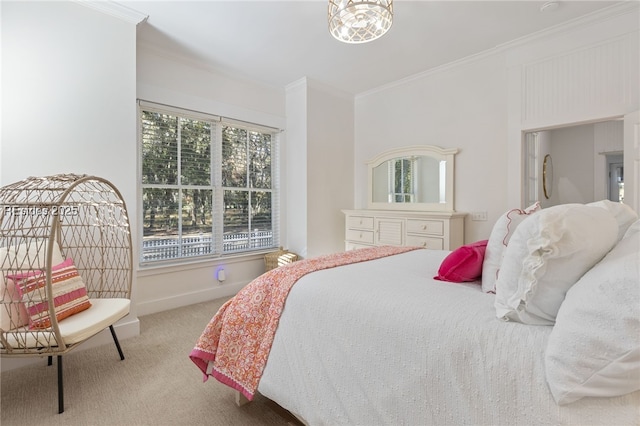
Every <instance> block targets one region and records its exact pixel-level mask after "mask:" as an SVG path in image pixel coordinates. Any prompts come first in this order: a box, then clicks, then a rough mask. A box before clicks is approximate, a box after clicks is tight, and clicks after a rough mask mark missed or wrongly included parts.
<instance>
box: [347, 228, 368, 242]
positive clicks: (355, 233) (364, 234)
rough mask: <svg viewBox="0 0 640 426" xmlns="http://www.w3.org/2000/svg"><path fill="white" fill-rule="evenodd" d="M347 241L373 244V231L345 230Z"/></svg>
mask: <svg viewBox="0 0 640 426" xmlns="http://www.w3.org/2000/svg"><path fill="white" fill-rule="evenodd" d="M347 240H349V241H353V242H358V243H368V244H373V231H359V230H357V229H347Z"/></svg>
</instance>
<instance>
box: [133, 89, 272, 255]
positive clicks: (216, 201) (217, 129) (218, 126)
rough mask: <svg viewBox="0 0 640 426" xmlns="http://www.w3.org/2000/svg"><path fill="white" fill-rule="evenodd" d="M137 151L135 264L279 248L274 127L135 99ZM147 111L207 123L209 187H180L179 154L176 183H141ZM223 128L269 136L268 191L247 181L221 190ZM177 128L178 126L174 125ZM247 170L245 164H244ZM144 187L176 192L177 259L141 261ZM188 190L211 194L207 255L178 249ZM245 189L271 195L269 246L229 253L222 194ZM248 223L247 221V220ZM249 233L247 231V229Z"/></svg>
mask: <svg viewBox="0 0 640 426" xmlns="http://www.w3.org/2000/svg"><path fill="white" fill-rule="evenodd" d="M137 104H138V105H137V108H136V111H137V124H138V126H137V151H138V161H137V166H138V168H137V176H136V187H137V207H138V212H139V213H138V214H137V217H136V222H137V224H138V232H137V234H138V237H139V243H138V244H137V249H138V250H139V253H138V263H139V265H140V266H143V267H153V266H164V265H176V264H178V265H179V264H187V263H193V262H194V261H206V260H213V259H220V258H225V257H231V256H233V257H237V256H250V255H255V254H261V253H264V252H268V251H273V249H277V248H278V247H279V245H280V229H279V228H280V179H279V176H280V161H279V158H280V133H281V131H282V130H281V129H276V128H274V127H269V126H264V125H260V124H255V123H250V122H246V121H242V120H237V119H230V118H226V117H221V116H218V115H213V114H208V113H203V112H198V111H193V110H189V109H185V108H179V107H174V106H169V105H164V104H158V103H155V102H150V101H144V100H140V99H139V100H138V102H137ZM143 111H149V112H155V113H160V114H167V115H172V116H176V117H178V119H180V118H187V119H192V120H200V121H207V122H210V123H211V141H210V143H211V148H210V152H211V155H210V185H208V186H207V185H187V184H182V182H181V174H180V170H181V167H182V164H181V163H182V161H181V160H182V158H181V157H180V154H179V155H178V159H177V167H178V171H177V174H178V175H177V182H176V184H155V183H152V184H149V183H143V179H142V178H143V175H142V171H143V137H142V130H143V120H142V112H143ZM224 126H231V127H234V128H239V129H243V130H246V131H247V132H259V133H267V134H270V135H271V147H270V150H271V153H270V157H271V158H270V160H271V188H252V187H250V184H249V179H247V180H248V181H247V186H246V187H245V188H236V187H223V186H222V160H223V158H222V155H223V153H222V145H223V138H222V132H223V127H224ZM178 127H179V128H180V125H179V126H178ZM181 143H182V142H181V140H178V146H177V152H178V153H180V149H181V148H180V146H181ZM247 169H248V163H247ZM146 188H162V189H169V188H172V189H173V188H175V189H176V190H178V194H179V196H178V206H177V212H178V216H179V217H180V219H179V221H178V225H177V237H176V238H177V240H178V247H179V250H180V252H181V253H180V254H179V255H178V256H177V257H171V258H165V259H151V260H145V259H144V255H145V252H144V242H145V236H144V218H145V211H144V208H143V195H144V189H146ZM185 189H187V190H190V189H191V190H192V189H204V190H211V191H212V193H213V194H212V198H213V199H212V202H211V205H212V218H211V222H212V223H211V228H212V229H211V236H212V238H211V239H212V241H211V245H212V248H211V253H208V254H203V255H193V256H185V255H184V254H183V253H182V249H183V248H184V246H183V243H182V241H181V240H182V237H183V234H182V228H183V226H182V214H183V212H182V201H183V200H182V198H183V195H182V190H185ZM229 189H232V190H237V189H241V190H245V191H249V192H251V191H264V192H269V193H271V234H272V243H271V244H270V245H269V246H265V247H259V248H250V247H249V248H246V249H240V250H233V251H228V252H225V251H224V238H223V235H224V217H225V210H224V193H225V191H226V190H229ZM248 215H249V217H250V216H251V213H250V210H249V211H248ZM249 223H250V220H249ZM249 232H251V230H249Z"/></svg>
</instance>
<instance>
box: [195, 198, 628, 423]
mask: <svg viewBox="0 0 640 426" xmlns="http://www.w3.org/2000/svg"><path fill="white" fill-rule="evenodd" d="M601 204H602V205H600V206H596V205H593V206H584V205H565V206H563V207H562V208H549V209H543V210H540V209H539V208H534V209H530V210H518V211H517V214H515V215H514V214H513V211H511V212H510V213H509V212H507V213H509V214H507V213H505V215H503V217H502V218H501V219H500V220H499V221H498V222H497V223H496V225H495V226H494V231H492V233H491V234H492V235H491V237H490V238H489V239H488V240H487V241H486V242H485V244H475V245H474V244H470V245H468V246H464V247H461V248H460V249H458V250H456V251H454V252H449V251H438V250H425V249H417V248H393V247H377V248H371V249H360V250H356V252H357V254H353V253H352V254H349V253H351V252H346V253H342V254H335V255H331V256H329V260H330V261H327V262H324V263H323V261H322V260H318V259H309V260H303V261H301V262H296V263H293V264H290V265H287V266H285V267H282V268H278V269H277V270H274V271H270V272H268V273H266V274H264V275H263V276H262V282H263V285H265V286H272V285H273V283H274V282H276V281H278V280H280V281H282V280H283V279H284V280H286V279H287V278H286V277H292V276H295V275H296V274H298V275H300V276H295V277H294V278H295V279H294V278H289V279H291V280H293V281H294V283H293V284H295V285H293V284H291V285H289V284H287V285H286V286H285V288H284V289H283V290H282V289H281V290H279V293H277V294H279V295H281V293H282V292H284V293H285V296H283V297H284V302H283V305H282V307H281V309H278V308H275V306H276V305H277V304H276V303H274V300H275V299H277V298H271V297H270V296H268V295H267V296H265V293H264V292H260V291H259V292H258V293H259V296H255V294H254V295H253V296H252V295H251V294H250V292H251V287H252V284H253V283H252V284H250V285H249V286H247V288H245V289H246V290H247V291H246V292H245V290H243V291H241V292H240V293H238V296H236V297H235V298H234V299H232V300H230V301H229V302H227V304H226V305H225V306H226V308H225V306H223V308H221V311H219V312H218V313H217V314H216V315H215V316H214V318H213V319H212V321H211V322H210V323H209V324H208V325H207V328H206V329H205V331H204V332H203V336H201V338H200V340H199V341H198V343H197V344H196V347H195V348H194V350H193V351H192V353H191V358H192V360H193V361H194V362H195V363H196V364H197V365H198V366H199V367H200V368H201V370H202V371H203V373H205V377H208V376H213V377H216V378H217V379H218V380H220V381H222V382H223V383H226V384H228V385H230V386H232V387H234V388H235V389H237V390H239V391H240V392H242V393H244V394H245V395H246V396H247V397H248V398H249V399H251V397H252V392H254V391H255V392H259V393H261V394H262V395H264V396H266V397H267V398H269V399H271V400H273V401H275V402H277V403H278V404H279V405H281V406H283V407H284V408H286V409H287V410H289V411H290V412H292V413H293V414H294V415H296V416H297V417H298V418H299V419H301V420H302V421H303V422H304V423H305V424H309V425H399V424H405V425H449V424H455V425H463V424H468V425H507V424H508V425H526V424H535V425H544V424H554V425H556V424H563V425H564V424H575V425H587V424H599V425H604V424H606V425H634V424H635V425H637V424H640V390H639V389H640V272H639V270H638V269H639V268H640V266H639V265H640V221H638V219H637V215H636V214H635V213H633V212H632V211H630V210H629V209H624V208H623V209H621V208H620V207H618V206H612V205H609V204H608V203H601ZM600 207H605V208H600ZM594 208H595V209H596V210H594ZM543 212H544V213H543ZM603 212H606V215H604V213H603ZM516 216H518V220H515V217H516ZM563 218H564V219H563ZM567 218H571V220H568V219H567ZM501 221H502V222H505V221H506V222H505V223H506V224H507V226H503V225H504V223H502V224H501ZM590 221H591V222H590ZM558 223H560V224H558ZM590 224H591V225H593V224H597V226H595V227H593V228H594V229H592V230H585V229H583V228H584V227H585V226H586V227H590V226H589V225H590ZM550 229H551V231H549V230H550ZM505 232H506V233H507V234H509V235H508V236H509V238H507V237H506V236H505V235H507V234H505ZM554 235H555V237H554ZM542 237H544V238H542ZM556 237H557V238H556ZM536 238H538V240H540V238H542V240H544V241H542V242H541V243H539V244H538V246H537V249H536V250H537V251H536V250H534V249H533V248H532V247H533V245H535V244H533V243H532V241H537V240H536ZM554 238H555V240H554ZM552 240H553V241H555V242H551V243H550V242H549V241H552ZM545 244H546V246H545ZM542 246H544V247H542ZM551 246H552V247H551ZM550 247H551V248H552V249H549V248H550ZM576 247H581V249H580V250H579V251H576ZM545 248H546V249H548V250H546V249H545ZM523 250H524V251H527V250H528V254H524V255H523V254H522V253H521V251H523ZM534 251H535V254H532V253H534ZM584 251H586V252H587V253H586V254H585V253H583V252H584ZM541 253H542V254H541ZM532 256H533V257H534V258H535V259H533V260H532V259H531V257H532ZM536 256H537V257H536ZM345 257H351V259H347V260H344V258H345ZM496 257H497V258H498V259H499V260H500V261H499V262H498V263H499V264H500V265H499V266H500V268H499V269H500V270H501V272H500V274H495V273H494V271H493V269H491V265H490V263H491V261H492V258H494V259H493V260H495V258H496ZM353 258H356V259H357V260H356V261H352V260H353ZM523 258H524V259H523ZM323 259H324V258H323ZM336 259H343V260H338V261H337V260H336ZM576 259H577V260H576ZM324 260H326V259H324ZM536 261H537V262H538V263H537V264H534V263H535V262H536ZM305 262H307V263H315V266H314V265H311V266H312V267H311V266H310V265H308V264H307V265H306V266H305ZM341 262H343V263H341ZM452 262H453V263H452ZM532 262H533V263H532ZM318 263H320V267H318ZM478 264H480V266H481V270H480V273H479V274H480V275H478V272H477V271H476V272H473V271H474V268H477V267H478ZM517 264H521V265H525V266H526V267H522V266H521V268H520V271H516V269H517ZM296 265H297V266H296ZM452 265H453V266H452ZM444 266H448V269H447V270H445V271H444V272H443V267H444ZM485 266H486V268H485ZM296 271H297V272H296ZM301 271H303V272H301ZM532 271H533V272H532ZM567 271H568V272H567ZM454 272H455V273H457V275H455V274H453V273H454ZM460 273H462V275H463V276H462V277H460ZM465 273H466V274H467V276H466V277H465V276H464V274H465ZM485 273H487V274H491V275H492V277H497V279H496V282H495V284H493V283H492V284H489V282H491V279H490V277H489V276H488V275H487V276H485ZM452 274H453V275H455V276H456V278H455V280H452V279H451V276H453V275H452ZM474 274H475V275H478V276H475V277H474V276H473V275H474ZM518 274H520V275H518ZM265 277H266V278H265ZM433 277H437V279H435V278H433ZM532 277H533V278H532ZM576 277H577V278H576ZM527 279H533V280H534V281H535V282H534V284H533V285H532V286H530V287H529V288H523V283H524V282H526V280H527ZM259 280H260V278H259V279H258V280H257V281H259ZM452 281H456V282H452ZM571 281H573V282H571ZM514 282H515V285H514ZM547 287H549V290H550V292H547V291H546V290H544V289H545V288H547ZM558 287H560V288H561V289H560V290H558ZM246 293H249V294H246ZM556 293H558V294H560V296H561V299H562V300H561V301H560V303H557V301H552V300H551V299H553V298H554V297H555V298H556V299H557V297H556V296H557V294H556ZM518 294H519V296H518V297H516V296H517V295H518ZM243 298H244V302H242V300H243ZM247 300H249V301H250V302H248V304H250V305H252V306H254V307H255V306H262V308H261V309H263V312H270V313H274V312H276V313H277V316H278V319H277V321H276V324H275V326H274V325H272V326H271V328H273V330H272V331H271V332H272V335H271V336H270V337H267V338H265V339H263V340H261V341H260V342H259V343H256V345H257V346H256V347H259V348H260V350H255V348H254V349H251V348H249V349H248V350H249V352H250V353H251V354H252V355H251V356H246V355H242V354H241V355H240V356H239V357H238V358H240V359H241V362H240V363H239V364H237V365H236V367H235V368H237V369H238V370H242V371H246V370H248V369H250V368H251V366H250V365H249V364H250V363H253V362H254V361H256V359H254V356H253V354H260V353H265V355H264V360H263V366H262V367H261V369H260V371H259V372H258V373H257V375H258V380H257V381H254V389H253V390H249V391H247V389H246V388H244V387H243V386H239V383H241V382H242V380H239V381H237V382H236V381H234V374H235V373H234V372H230V371H227V370H220V371H223V372H222V373H220V372H217V367H216V365H215V362H217V361H214V359H216V357H217V358H225V357H226V356H227V354H229V353H230V354H238V351H241V350H242V349H238V348H237V347H236V346H234V347H233V348H232V349H231V350H230V351H229V352H220V347H219V346H217V345H218V344H219V343H220V342H221V341H222V339H220V341H216V343H215V344H212V341H211V340H210V337H211V335H210V333H211V330H212V329H216V330H218V332H221V331H222V330H224V329H225V327H226V328H230V327H231V328H234V329H233V330H232V331H227V335H228V336H231V337H230V338H229V340H231V341H234V345H237V344H238V343H239V342H240V344H244V342H245V337H246V335H248V334H246V335H245V334H243V333H245V331H243V329H242V327H243V325H242V324H239V322H241V321H240V320H238V319H237V318H245V319H247V321H248V322H251V321H255V320H256V319H257V322H263V319H264V318H263V317H261V316H260V315H259V314H257V313H256V312H257V311H256V310H255V309H253V308H251V309H248V308H247V306H246V305H247ZM514 301H515V302H518V303H516V305H513V303H514ZM239 303H243V304H244V307H243V308H241V309H239V310H240V311H241V312H242V314H241V315H240V316H238V317H237V318H236V319H233V320H229V319H228V318H232V317H230V316H228V315H225V312H224V311H225V310H228V311H230V310H232V309H234V308H235V306H234V305H237V304H239ZM265 304H266V305H268V307H267V308H265ZM556 308H557V309H556ZM554 309H555V312H552V311H553V310H554ZM550 312H551V313H550ZM228 313H229V312H226V314H228ZM225 317H226V318H225ZM237 327H240V328H237ZM222 333H223V334H224V331H222ZM249 334H251V335H252V336H253V335H254V333H253V332H251V333H249ZM267 334H269V333H267ZM265 342H267V343H265ZM265 347H266V349H265ZM245 349H246V348H245ZM249 358H251V359H249ZM255 358H259V357H258V356H256V357H255Z"/></svg>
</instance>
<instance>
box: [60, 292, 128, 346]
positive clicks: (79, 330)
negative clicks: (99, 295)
mask: <svg viewBox="0 0 640 426" xmlns="http://www.w3.org/2000/svg"><path fill="white" fill-rule="evenodd" d="M89 300H90V302H91V308H89V309H87V310H85V311H82V312H80V313H77V314H75V315H74V316H71V317H69V318H66V319H65V320H63V321H60V322H59V323H58V327H60V334H62V338H63V339H64V342H65V343H66V344H67V345H72V344H74V343H78V342H82V341H83V340H86V339H88V338H89V337H91V336H93V335H94V334H98V333H99V332H101V331H102V330H104V329H105V328H107V327H109V326H110V325H113V324H114V323H115V322H116V321H118V320H119V319H121V318H124V317H125V316H127V314H128V313H129V308H130V306H131V301H130V300H129V299H89Z"/></svg>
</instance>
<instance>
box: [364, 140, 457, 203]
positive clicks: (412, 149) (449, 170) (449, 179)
mask: <svg viewBox="0 0 640 426" xmlns="http://www.w3.org/2000/svg"><path fill="white" fill-rule="evenodd" d="M457 153H458V149H457V148H447V149H445V148H440V147H439V146H433V145H413V146H407V147H402V148H394V149H391V150H389V151H384V152H382V153H380V154H378V155H377V156H375V157H374V158H372V159H370V160H368V161H366V164H367V208H369V209H375V210H423V211H444V212H454V211H455V210H454V203H453V200H454V195H455V194H454V192H453V189H454V181H453V179H454V170H455V164H454V163H455V161H454V158H455V155H456V154H457ZM411 156H427V157H431V158H435V159H436V160H438V161H443V160H444V161H446V171H445V180H446V181H445V202H444V203H376V202H374V201H373V169H374V168H375V167H377V166H379V165H380V164H382V163H384V162H385V161H388V160H392V159H394V158H401V157H411Z"/></svg>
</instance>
